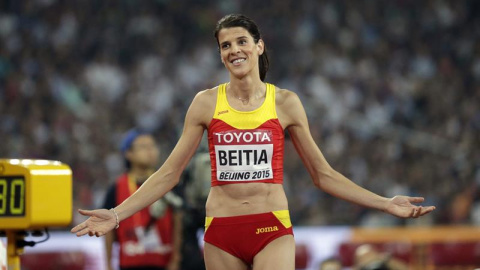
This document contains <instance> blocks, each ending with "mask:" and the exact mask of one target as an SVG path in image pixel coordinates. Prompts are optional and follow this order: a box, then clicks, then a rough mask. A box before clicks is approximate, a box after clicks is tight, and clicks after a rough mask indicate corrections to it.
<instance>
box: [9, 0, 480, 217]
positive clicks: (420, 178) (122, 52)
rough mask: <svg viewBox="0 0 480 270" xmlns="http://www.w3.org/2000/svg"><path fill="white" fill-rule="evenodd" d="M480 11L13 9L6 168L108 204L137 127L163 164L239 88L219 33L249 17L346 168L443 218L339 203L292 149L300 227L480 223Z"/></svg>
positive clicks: (255, 6) (158, 3) (324, 143)
mask: <svg viewBox="0 0 480 270" xmlns="http://www.w3.org/2000/svg"><path fill="white" fill-rule="evenodd" d="M479 12H480V3H479V2H477V1H474V0H468V1H467V0H466V1H453V0H450V1H444V0H430V1H414V0H398V1H368V0H362V1H348V0H336V1H295V0H283V1H275V0H267V1H239V0H229V1H220V0H200V1H174V0H149V1H134V0H106V1H93V0H88V1H85V0H75V1H63V0H29V1H16V0H5V1H1V3H0V101H1V102H0V141H1V143H0V156H1V157H2V158H42V159H54V160H61V161H62V162H65V163H67V164H69V165H70V166H71V167H72V169H73V172H74V197H75V202H74V207H75V208H79V207H82V208H92V207H98V206H99V205H100V204H101V202H102V200H103V197H104V195H105V192H106V188H107V186H108V185H109V184H110V183H112V181H114V180H115V178H116V177H117V176H118V175H119V174H120V173H121V172H122V171H123V170H124V161H123V158H122V156H121V153H120V151H119V142H120V140H121V138H122V136H123V134H124V133H125V132H126V131H127V130H128V129H130V128H132V127H134V126H137V127H142V128H145V129H148V130H152V131H153V132H154V134H155V135H156V138H157V139H158V142H159V144H160V145H161V152H162V158H163V159H165V158H166V156H167V155H168V153H169V152H170V151H171V150H172V148H173V147H174V145H175V143H176V140H177V139H178V137H179V135H180V132H181V129H182V125H183V118H184V116H185V113H186V110H187V108H188V105H189V104H190V102H191V100H192V99H193V97H194V95H195V94H196V93H197V92H198V91H200V90H202V89H206V88H212V87H214V86H216V85H218V84H219V83H222V82H226V81H227V80H228V73H227V72H226V71H225V69H224V67H223V66H222V63H221V62H220V57H219V55H218V51H217V44H216V42H215V39H214V37H213V28H214V25H215V23H216V21H217V20H218V19H219V18H221V17H222V16H223V15H224V14H227V13H243V14H246V15H247V16H249V17H252V18H253V19H255V20H256V22H257V23H258V24H259V25H260V26H261V28H262V30H263V35H264V39H265V42H266V46H267V49H268V51H269V54H270V59H271V68H270V71H269V73H268V75H267V81H268V82H272V83H274V84H276V85H277V86H279V87H281V88H287V89H290V90H293V91H295V92H296V93H297V94H298V95H299V96H300V98H301V99H302V101H303V103H304V104H305V106H306V110H307V114H308V116H309V120H310V128H311V130H312V134H313V135H314V139H315V140H316V142H317V143H318V144H319V146H320V147H321V149H322V151H323V153H324V154H325V156H326V158H327V160H329V162H330V163H331V165H332V166H333V167H334V168H335V169H337V170H338V171H340V172H342V173H344V174H345V175H346V176H347V177H349V178H350V179H352V180H353V181H355V182H357V183H359V184H361V185H362V186H365V187H367V188H369V189H371V190H373V191H375V192H378V193H380V194H383V195H385V196H393V195H394V194H405V195H420V196H424V197H425V198H426V200H427V202H426V204H428V205H436V206H437V210H436V211H435V212H434V213H433V214H432V215H430V216H428V217H425V218H422V219H416V220H407V221H405V220H400V219H396V218H393V217H387V216H386V215H384V214H382V213H380V212H377V211H372V210H368V209H364V208H361V207H358V206H355V205H352V204H349V203H346V202H343V201H341V200H338V199H335V198H333V197H331V196H329V195H327V194H325V193H322V192H320V191H318V190H317V189H315V188H314V185H313V184H312V183H311V181H310V178H309V175H308V173H307V171H306V170H305V168H304V166H303V164H302V162H301V160H300V159H299V157H298V155H297V154H296V153H293V152H294V151H295V150H294V147H293V145H292V143H291V142H287V143H286V149H285V151H286V152H287V153H292V154H286V155H285V179H286V181H285V189H286V191H287V196H288V197H289V201H290V210H291V213H292V221H293V223H294V224H297V225H317V226H318V225H361V226H389V225H416V224H418V223H421V224H425V225H434V224H476V225H480V132H479V131H480V42H479V40H480V16H478V14H479ZM287 138H288V136H287ZM405 223H406V224H405Z"/></svg>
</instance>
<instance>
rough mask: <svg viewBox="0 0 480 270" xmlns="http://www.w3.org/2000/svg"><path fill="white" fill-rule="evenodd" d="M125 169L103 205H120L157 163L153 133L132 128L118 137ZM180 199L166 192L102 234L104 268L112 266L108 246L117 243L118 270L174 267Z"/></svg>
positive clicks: (177, 256) (170, 269)
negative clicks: (114, 228) (117, 226)
mask: <svg viewBox="0 0 480 270" xmlns="http://www.w3.org/2000/svg"><path fill="white" fill-rule="evenodd" d="M121 151H122V154H123V155H124V158H125V164H126V169H127V170H126V172H125V173H123V174H122V175H120V177H118V179H117V180H116V181H115V183H113V184H112V185H111V186H110V188H109V189H108V192H107V194H106V197H105V202H104V205H103V207H104V208H107V209H110V208H114V207H115V206H117V205H119V204H121V203H122V202H123V201H124V200H125V199H127V198H128V197H129V196H130V195H132V194H133V193H135V191H137V189H138V188H139V187H140V186H141V185H142V184H143V183H144V182H145V180H147V178H148V177H149V176H150V175H151V174H152V172H153V171H154V168H155V166H156V165H157V163H158V158H159V149H158V147H157V144H156V142H155V139H154V138H153V136H152V135H151V134H150V133H148V132H145V131H142V130H138V129H132V130H130V131H129V132H127V134H126V135H125V137H124V138H123V140H122V143H121ZM181 206H182V199H181V198H180V197H178V196H176V195H175V194H174V193H173V192H169V193H168V194H167V195H166V196H164V197H163V198H162V199H159V200H157V201H155V202H154V203H153V204H152V205H151V206H150V207H147V208H144V209H142V210H141V211H139V212H137V213H135V214H134V215H133V216H131V217H130V218H127V219H126V220H124V221H123V222H122V226H121V227H119V228H118V230H116V231H110V232H108V233H107V234H106V237H105V250H106V257H107V269H113V268H112V246H113V242H115V241H117V242H118V243H119V246H120V254H119V257H120V258H119V259H120V260H119V264H120V269H121V270H177V269H179V263H180V259H181V254H180V244H181V230H182V222H181V217H182V212H181Z"/></svg>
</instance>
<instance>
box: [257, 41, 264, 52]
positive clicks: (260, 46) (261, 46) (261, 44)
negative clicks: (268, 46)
mask: <svg viewBox="0 0 480 270" xmlns="http://www.w3.org/2000/svg"><path fill="white" fill-rule="evenodd" d="M257 51H258V55H262V54H263V52H264V51H265V43H264V42H263V39H259V40H258V42H257Z"/></svg>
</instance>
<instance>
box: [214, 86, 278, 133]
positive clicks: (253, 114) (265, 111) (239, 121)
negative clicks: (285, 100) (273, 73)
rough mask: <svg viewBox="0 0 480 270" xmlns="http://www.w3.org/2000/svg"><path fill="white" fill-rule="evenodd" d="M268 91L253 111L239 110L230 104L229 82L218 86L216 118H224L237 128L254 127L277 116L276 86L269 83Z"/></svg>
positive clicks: (224, 120) (223, 119)
mask: <svg viewBox="0 0 480 270" xmlns="http://www.w3.org/2000/svg"><path fill="white" fill-rule="evenodd" d="M266 85H267V92H266V94H265V101H264V102H263V104H262V105H261V106H260V107H259V108H257V109H255V110H253V111H246V112H244V111H238V110H235V109H234V108H232V107H231V106H230V104H228V100H227V91H226V89H227V88H226V87H227V84H226V83H224V84H221V85H219V86H218V94H217V105H216V107H215V114H214V116H213V118H214V119H219V120H222V121H223V122H225V123H227V124H228V125H230V126H232V127H234V128H236V129H254V128H257V127H259V126H260V125H262V124H263V123H265V122H266V121H268V120H270V119H276V118H277V111H276V109H275V86H274V85H272V84H269V83H267V84H266Z"/></svg>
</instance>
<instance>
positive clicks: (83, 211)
mask: <svg viewBox="0 0 480 270" xmlns="http://www.w3.org/2000/svg"><path fill="white" fill-rule="evenodd" d="M78 212H79V213H80V214H82V215H84V216H93V211H91V210H83V209H78Z"/></svg>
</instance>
